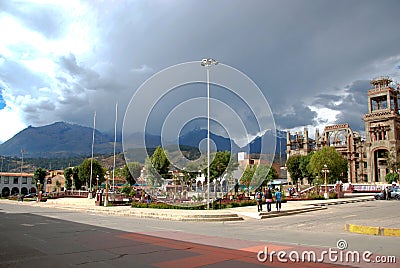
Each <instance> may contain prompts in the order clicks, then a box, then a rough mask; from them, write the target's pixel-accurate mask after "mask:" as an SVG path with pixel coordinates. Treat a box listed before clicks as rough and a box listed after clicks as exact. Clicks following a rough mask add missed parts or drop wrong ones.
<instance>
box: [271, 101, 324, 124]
mask: <svg viewBox="0 0 400 268" xmlns="http://www.w3.org/2000/svg"><path fill="white" fill-rule="evenodd" d="M316 118H317V113H316V112H313V111H311V110H310V108H308V107H305V106H304V104H303V103H296V104H294V105H293V106H292V111H291V112H290V113H289V114H285V115H280V114H275V122H276V124H277V127H278V129H290V128H295V127H300V126H307V125H313V124H315V123H316ZM281 122H284V125H281Z"/></svg>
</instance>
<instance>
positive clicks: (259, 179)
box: [251, 164, 271, 186]
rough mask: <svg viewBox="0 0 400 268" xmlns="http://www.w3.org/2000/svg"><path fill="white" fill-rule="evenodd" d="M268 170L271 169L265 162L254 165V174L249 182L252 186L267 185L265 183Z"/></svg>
mask: <svg viewBox="0 0 400 268" xmlns="http://www.w3.org/2000/svg"><path fill="white" fill-rule="evenodd" d="M270 170H271V167H270V166H269V165H266V164H260V165H258V166H256V167H255V172H254V176H253V181H252V183H251V184H252V185H254V186H259V185H263V186H265V185H267V183H268V179H267V176H268V173H269V172H270Z"/></svg>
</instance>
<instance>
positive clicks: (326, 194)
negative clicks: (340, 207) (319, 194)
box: [322, 164, 329, 199]
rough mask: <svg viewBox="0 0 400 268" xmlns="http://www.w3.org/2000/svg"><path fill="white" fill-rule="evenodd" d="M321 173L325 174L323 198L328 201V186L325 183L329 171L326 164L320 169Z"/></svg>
mask: <svg viewBox="0 0 400 268" xmlns="http://www.w3.org/2000/svg"><path fill="white" fill-rule="evenodd" d="M322 172H323V173H325V192H324V197H325V199H329V193H328V184H327V182H326V175H327V174H328V173H329V169H328V167H327V165H326V164H325V165H324V167H323V168H322Z"/></svg>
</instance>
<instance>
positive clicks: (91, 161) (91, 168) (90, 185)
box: [88, 111, 96, 198]
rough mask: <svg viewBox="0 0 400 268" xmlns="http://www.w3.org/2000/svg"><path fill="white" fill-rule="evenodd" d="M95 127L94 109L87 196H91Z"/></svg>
mask: <svg viewBox="0 0 400 268" xmlns="http://www.w3.org/2000/svg"><path fill="white" fill-rule="evenodd" d="M95 129H96V111H94V116H93V135H92V158H91V160H90V180H89V194H88V197H89V198H93V196H92V179H93V151H94V132H95Z"/></svg>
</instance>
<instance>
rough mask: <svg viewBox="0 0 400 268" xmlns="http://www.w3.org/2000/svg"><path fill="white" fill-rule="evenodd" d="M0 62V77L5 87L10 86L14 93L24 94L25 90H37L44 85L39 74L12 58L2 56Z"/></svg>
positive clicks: (43, 80)
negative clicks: (0, 61)
mask: <svg viewBox="0 0 400 268" xmlns="http://www.w3.org/2000/svg"><path fill="white" fill-rule="evenodd" d="M0 60H2V63H1V64H0V78H2V80H3V81H4V83H5V84H6V85H7V87H10V88H11V87H12V89H13V91H14V93H15V95H25V94H26V92H27V91H28V92H29V91H31V90H37V89H38V88H40V87H43V86H45V85H46V81H45V79H43V77H42V76H41V75H40V74H37V73H35V72H32V70H30V69H28V68H27V67H26V66H25V65H23V64H21V63H20V62H18V61H14V60H12V59H6V58H2V57H1V56H0Z"/></svg>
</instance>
